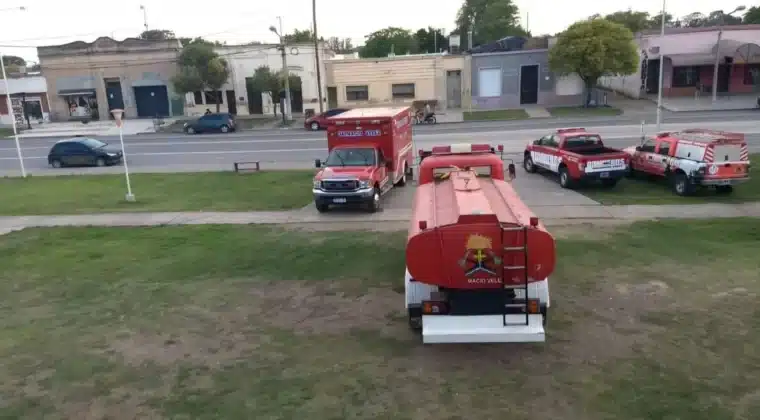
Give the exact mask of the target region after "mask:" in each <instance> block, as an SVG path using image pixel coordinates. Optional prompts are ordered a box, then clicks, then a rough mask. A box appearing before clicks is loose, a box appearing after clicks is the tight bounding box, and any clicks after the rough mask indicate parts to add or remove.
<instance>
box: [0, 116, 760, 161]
mask: <svg viewBox="0 0 760 420" xmlns="http://www.w3.org/2000/svg"><path fill="white" fill-rule="evenodd" d="M758 118H760V112H756V111H748V112H732V113H698V114H696V113H690V114H689V115H683V114H673V115H670V116H668V119H667V123H666V124H663V125H662V130H669V129H682V128H690V127H692V128H693V127H702V128H712V129H719V130H731V131H738V132H744V133H746V134H747V135H748V141H749V143H750V148H751V150H752V151H755V152H758V151H760V124H759V123H758ZM568 126H584V127H586V128H588V129H590V130H594V131H597V132H599V133H600V134H601V135H602V136H603V137H604V138H605V140H606V142H607V144H609V145H610V146H613V147H623V146H629V145H631V144H635V143H636V142H638V141H639V138H640V132H641V126H640V123H636V121H635V117H631V116H628V117H616V118H594V119H583V120H579V119H563V120H559V119H552V120H529V121H514V122H506V121H494V122H474V123H461V124H448V125H444V124H441V125H437V126H431V127H426V126H422V127H416V128H415V135H414V139H415V143H416V144H415V146H416V147H417V148H418V149H419V148H426V149H427V148H430V147H431V146H433V145H440V144H452V143H462V142H484V143H490V144H503V145H504V146H505V150H506V151H507V152H508V153H518V154H519V153H520V152H521V151H522V150H523V148H524V146H525V143H526V142H528V141H530V140H533V139H536V138H538V137H540V136H542V135H544V134H546V133H547V132H549V131H550V130H551V129H553V128H556V127H568ZM645 130H646V132H647V133H648V134H651V133H653V132H654V131H655V127H654V126H653V125H647V126H645ZM99 138H101V139H103V140H105V141H107V142H109V143H113V144H118V138H114V137H99ZM56 140H57V139H55V138H25V139H22V140H21V144H22V153H23V155H24V161H25V163H26V166H27V169H28V170H29V172H31V173H34V174H39V175H55V174H66V173H107V172H119V171H120V170H121V169H120V168H118V167H113V168H84V169H78V168H77V169H64V170H52V169H50V168H49V167H48V165H47V160H46V159H47V152H48V150H49V149H50V146H51V145H52V144H53V143H54V142H55V141H56ZM125 144H126V153H127V156H128V162H129V164H130V169H131V170H133V171H135V172H157V171H159V172H162V171H170V172H174V171H203V170H224V169H231V167H232V163H233V162H236V161H246V160H260V161H262V162H264V168H309V167H311V165H312V162H313V160H314V159H315V158H324V157H325V155H326V138H325V133H324V132H316V133H315V132H308V131H304V130H302V129H298V128H294V129H290V130H266V131H247V132H241V133H231V134H226V135H225V134H212V135H195V136H188V135H181V134H180V135H178V134H148V135H139V136H129V137H125ZM0 174H2V175H17V174H18V158H17V157H16V150H15V147H14V143H13V140H12V139H6V140H0Z"/></svg>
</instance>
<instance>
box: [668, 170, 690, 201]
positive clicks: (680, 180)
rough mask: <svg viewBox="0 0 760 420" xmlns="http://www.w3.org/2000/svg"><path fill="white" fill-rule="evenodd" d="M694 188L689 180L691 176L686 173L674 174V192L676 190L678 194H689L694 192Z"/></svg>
mask: <svg viewBox="0 0 760 420" xmlns="http://www.w3.org/2000/svg"><path fill="white" fill-rule="evenodd" d="M693 190H694V188H693V187H692V185H691V182H689V177H687V176H686V174H684V173H681V172H679V173H677V174H674V175H673V192H675V193H676V194H677V195H681V196H684V195H689V194H691V193H692V191H693Z"/></svg>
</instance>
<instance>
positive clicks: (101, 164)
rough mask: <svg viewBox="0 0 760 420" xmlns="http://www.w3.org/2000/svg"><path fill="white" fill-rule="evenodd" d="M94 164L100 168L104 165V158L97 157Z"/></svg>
mask: <svg viewBox="0 0 760 420" xmlns="http://www.w3.org/2000/svg"><path fill="white" fill-rule="evenodd" d="M95 166H97V167H99V168H102V167H103V166H106V160H105V159H103V158H98V159H97V160H96V161H95Z"/></svg>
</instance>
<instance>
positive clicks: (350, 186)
mask: <svg viewBox="0 0 760 420" xmlns="http://www.w3.org/2000/svg"><path fill="white" fill-rule="evenodd" d="M358 188H359V181H355V180H350V179H348V180H336V181H329V180H328V181H322V189H324V190H325V191H354V190H356V189H358Z"/></svg>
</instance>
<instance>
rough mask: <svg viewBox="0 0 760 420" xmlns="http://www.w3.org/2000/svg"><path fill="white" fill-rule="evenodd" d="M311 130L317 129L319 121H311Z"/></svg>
mask: <svg viewBox="0 0 760 420" xmlns="http://www.w3.org/2000/svg"><path fill="white" fill-rule="evenodd" d="M311 131H319V123H318V122H316V121H315V122H313V123H311Z"/></svg>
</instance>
